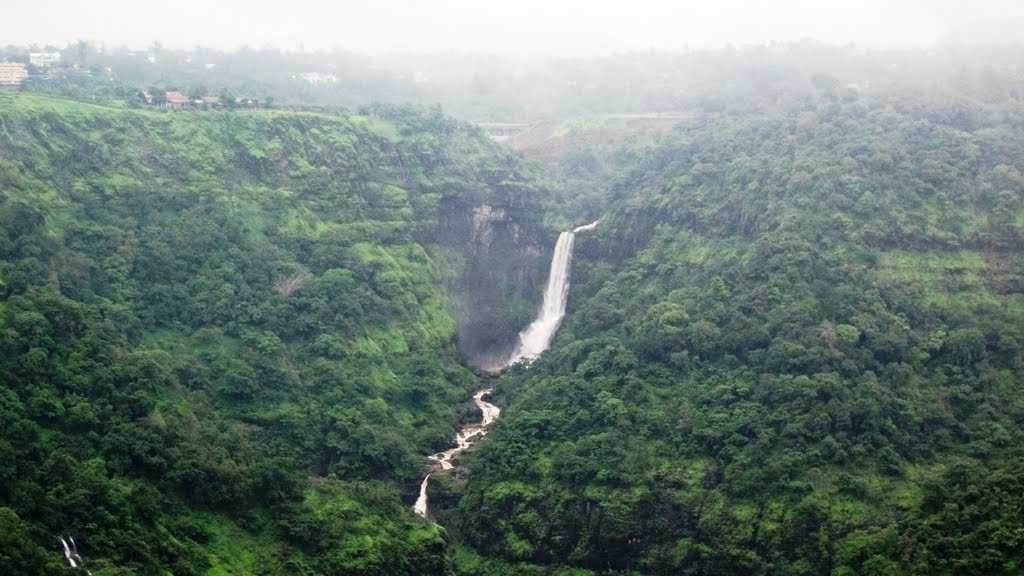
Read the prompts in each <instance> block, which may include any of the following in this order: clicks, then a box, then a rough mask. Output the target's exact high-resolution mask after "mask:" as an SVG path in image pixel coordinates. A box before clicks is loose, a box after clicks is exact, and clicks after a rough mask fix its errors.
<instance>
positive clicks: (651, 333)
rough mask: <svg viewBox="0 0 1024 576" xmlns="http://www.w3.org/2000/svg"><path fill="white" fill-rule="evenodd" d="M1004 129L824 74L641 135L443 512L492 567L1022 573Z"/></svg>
mask: <svg viewBox="0 0 1024 576" xmlns="http://www.w3.org/2000/svg"><path fill="white" fill-rule="evenodd" d="M823 88H825V87H823ZM1022 126H1024V109H1022V108H1021V107H1020V105H1019V103H1017V102H1010V103H1006V104H1003V105H999V106H988V107H985V106H978V105H971V104H963V103H956V104H945V105H943V104H939V103H925V102H924V101H922V100H920V99H905V98H897V97H891V98H864V97H858V96H857V95H856V94H855V93H845V94H844V93H839V92H836V91H833V90H827V89H823V90H822V91H821V92H820V93H819V94H818V96H817V97H816V98H814V99H800V100H797V101H791V102H789V103H788V104H786V105H784V106H781V107H777V108H775V109H766V110H762V111H759V112H753V113H749V114H731V115H723V116H717V117H701V118H696V119H694V120H692V121H690V122H688V123H685V124H684V125H683V126H681V127H680V128H679V129H678V130H677V131H676V133H675V134H674V135H673V136H672V137H671V138H670V139H669V140H667V141H666V142H664V143H663V144H661V145H658V146H655V147H653V148H650V149H648V150H647V151H646V152H645V153H643V154H640V155H637V157H636V158H635V160H634V161H632V162H631V163H630V164H628V165H627V167H626V168H624V169H622V171H621V174H620V176H619V177H618V178H617V179H616V180H615V182H614V183H613V184H612V186H611V189H612V194H613V195H612V197H611V198H610V199H609V201H608V205H609V206H610V211H609V214H607V215H606V216H605V217H604V218H603V219H602V222H601V225H600V226H599V228H598V229H597V230H596V231H594V232H593V233H591V234H589V235H581V236H580V237H579V238H578V240H577V253H576V257H575V262H576V264H575V269H574V271H573V287H572V293H571V299H570V304H571V306H572V311H571V314H570V316H569V319H568V321H567V323H566V325H565V327H564V328H563V330H562V333H561V334H560V335H559V337H558V338H557V340H556V342H555V345H554V346H553V348H552V349H551V350H550V351H548V353H547V354H546V355H545V356H544V357H543V358H542V359H541V360H540V361H538V362H537V363H535V364H534V365H533V366H531V367H530V368H529V369H528V370H523V369H520V370H513V371H512V372H511V373H510V374H508V375H507V376H506V377H504V378H503V379H502V380H501V381H500V382H499V383H498V387H497V389H498V390H499V391H500V395H499V398H498V402H499V403H501V404H502V405H503V406H504V412H503V420H502V421H501V422H500V423H499V424H498V426H497V427H496V428H495V430H494V431H493V433H492V434H491V436H490V437H489V439H488V442H487V443H485V444H484V445H483V446H482V448H481V449H480V451H479V452H478V453H477V455H476V458H475V460H474V461H473V463H472V465H471V466H470V469H469V474H468V479H469V482H468V487H467V488H466V493H465V495H464V496H463V497H462V499H461V503H460V504H459V506H458V509H457V510H456V513H455V514H454V515H452V516H451V524H452V526H453V527H455V529H457V533H458V534H459V536H460V537H461V538H463V539H465V541H467V542H469V543H470V544H472V545H473V547H474V548H475V550H476V552H475V553H479V554H483V555H484V556H489V557H492V558H493V557H500V558H503V559H504V560H505V561H507V562H510V563H513V564H514V565H516V566H518V567H517V568H516V567H511V565H510V566H507V567H505V568H501V567H500V566H495V565H491V566H490V568H488V569H489V570H492V571H493V573H496V574H497V573H505V572H506V571H507V572H508V573H512V572H521V573H524V574H530V573H536V572H546V571H548V570H550V571H552V572H554V571H556V570H557V567H558V566H566V567H575V568H577V569H583V570H584V571H588V570H589V571H594V572H605V571H613V572H620V571H621V572H629V571H637V572H639V573H643V574H666V575H667V574H785V575H805V574H817V575H822V576H825V575H834V576H838V575H853V574H877V575H882V574H949V575H953V574H1015V573H1019V572H1020V570H1021V569H1022V566H1024V556H1022V554H1021V518H1020V510H1021V505H1022V503H1024V485H1022V484H1021V482H1020V479H1019V472H1020V466H1021V462H1022V454H1021V452H1020V446H1021V445H1022V443H1024V429H1022V426H1021V423H1022V422H1024V399H1022V395H1021V383H1022V382H1024V355H1022V350H1024V177H1022V175H1021V174H1022V172H1024V160H1022V159H1024V138H1022V136H1021V134H1022V132H1021V128H1022ZM475 553H473V552H469V551H467V552H466V553H465V554H462V555H461V556H460V558H461V560H460V561H461V562H463V565H464V566H465V570H464V571H465V573H467V574H469V573H485V570H484V568H483V567H484V566H487V564H486V562H485V561H484V560H482V559H481V558H479V557H477V556H475V555H474V554H475ZM531 566H533V567H532V568H531ZM541 567H548V568H541ZM566 569H567V570H568V568H566ZM567 573H568V572H567ZM572 573H575V572H572Z"/></svg>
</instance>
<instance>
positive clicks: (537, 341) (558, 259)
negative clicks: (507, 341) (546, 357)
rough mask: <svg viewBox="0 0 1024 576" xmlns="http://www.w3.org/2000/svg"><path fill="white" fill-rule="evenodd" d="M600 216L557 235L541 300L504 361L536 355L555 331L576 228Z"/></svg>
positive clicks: (580, 229)
mask: <svg viewBox="0 0 1024 576" xmlns="http://www.w3.org/2000/svg"><path fill="white" fill-rule="evenodd" d="M598 222H600V220H597V221H594V222H591V223H590V224H586V225H584V226H577V227H576V228H573V229H572V230H567V231H565V232H562V233H561V234H559V235H558V242H556V243H555V253H554V254H553V255H552V256H551V271H550V272H549V273H548V285H547V288H546V289H545V290H544V301H543V303H542V304H541V307H540V311H539V312H538V313H537V318H536V319H534V321H533V322H531V323H530V325H529V326H527V327H526V329H525V330H523V331H522V332H520V333H519V344H518V345H516V348H515V350H514V351H513V352H512V357H511V358H510V359H509V361H508V365H512V364H516V363H518V362H523V361H526V362H529V361H530V360H533V359H535V358H537V357H538V356H540V355H541V354H542V353H543V352H544V351H545V350H547V349H548V346H550V345H551V339H552V338H554V337H555V332H558V327H559V326H561V324H562V318H564V317H565V305H566V302H567V301H568V299H569V266H570V265H571V264H572V247H573V242H574V241H575V239H576V233H577V232H586V231H587V230H593V229H594V228H596V227H597V224H598Z"/></svg>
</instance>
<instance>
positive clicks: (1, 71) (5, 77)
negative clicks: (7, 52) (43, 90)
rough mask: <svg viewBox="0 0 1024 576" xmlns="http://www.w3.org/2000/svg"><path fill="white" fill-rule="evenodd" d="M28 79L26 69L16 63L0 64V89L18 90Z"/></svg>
mask: <svg viewBox="0 0 1024 576" xmlns="http://www.w3.org/2000/svg"><path fill="white" fill-rule="evenodd" d="M26 78H28V69H27V68H26V67H25V65H24V64H21V63H18V62H0V88H5V89H8V90H10V89H18V88H21V86H22V85H23V84H24V83H25V79H26Z"/></svg>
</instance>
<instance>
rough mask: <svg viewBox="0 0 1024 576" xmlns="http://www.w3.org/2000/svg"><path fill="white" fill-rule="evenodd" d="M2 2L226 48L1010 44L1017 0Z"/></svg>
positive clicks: (31, 36)
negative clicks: (164, 5) (157, 7)
mask: <svg viewBox="0 0 1024 576" xmlns="http://www.w3.org/2000/svg"><path fill="white" fill-rule="evenodd" d="M8 4H9V5H8V6H6V7H5V8H4V9H3V10H4V12H5V13H6V14H7V17H6V18H4V19H3V23H0V43H2V44H5V45H7V44H21V45H28V44H39V45H46V44H53V45H58V46H60V45H65V44H67V43H70V42H73V41H76V40H78V39H86V40H90V41H93V42H96V43H98V44H102V45H106V46H108V47H116V46H129V47H132V48H136V49H137V48H143V47H146V46H150V45H152V44H153V42H160V43H161V44H162V45H163V46H165V47H168V48H174V49H183V48H191V47H194V46H204V47H210V48H217V49H222V50H233V49H237V48H239V47H241V46H250V47H253V48H260V47H264V46H272V47H275V48H279V49H284V50H328V49H342V50H346V51H351V52H358V53H365V54H370V55H381V54H389V53H451V52H461V53H483V54H496V55H505V56H520V55H521V56H541V55H544V56H566V57H586V56H602V55H607V54H611V53H621V52H630V51H646V50H658V51H678V50H686V49H703V48H719V47H723V46H728V45H736V46H744V45H757V44H768V43H772V42H794V41H800V40H804V39H809V40H814V41H819V42H823V43H829V44H851V43H852V44H856V45H858V46H862V47H865V48H913V47H921V48H928V47H934V46H938V45H942V44H945V43H950V42H956V43H987V44H990V43H1019V42H1020V40H1021V39H1022V37H1024V35H1022V33H1021V30H1022V29H1024V3H1019V2H1015V1H1013V0H987V1H981V2H973V3H971V4H970V5H969V6H968V5H967V4H966V3H964V2H959V1H957V0H932V1H927V0H905V1H901V2H891V1H889V2H887V1H885V0H864V1H862V2H850V1H843V2H815V1H813V0H783V1H778V2H766V1H757V0H720V1H718V2H715V3H714V4H711V3H705V2H693V3H686V4H683V3H679V2H667V1H660V0H659V1H655V0H637V1H635V2H630V3H628V4H626V3H609V2H605V3H594V2H586V1H584V0H568V1H564V2H557V3H556V2H550V1H549V2H542V1H538V0H523V1H521V2H519V3H517V4H515V5H512V4H508V3H483V2H472V1H469V0H437V1H433V2H423V1H415V0H381V1H379V2H375V3H373V4H372V5H370V4H366V3H355V2H340V3H323V2H313V1H309V0H295V1H290V2H279V1H271V0H255V1H251V2H244V1H241V0H226V1H223V2H217V3H216V4H213V3H202V2H195V1H192V0H188V1H183V2H179V3H177V4H175V7H176V9H175V10H165V11H162V12H161V13H160V15H159V17H158V18H154V17H152V6H151V5H148V4H144V3H137V2H128V1H126V0H106V1H102V2H93V3H89V4H82V3H79V2H68V1H64V0H35V1H27V0H13V1H10V2H8Z"/></svg>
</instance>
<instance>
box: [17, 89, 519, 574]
mask: <svg viewBox="0 0 1024 576" xmlns="http://www.w3.org/2000/svg"><path fill="white" fill-rule="evenodd" d="M532 190H533V185H532V184H531V183H530V180H529V176H528V175H527V174H526V173H525V172H523V170H522V168H521V167H520V164H519V162H518V160H516V159H515V158H514V157H513V156H511V155H510V154H508V153H506V152H503V151H500V150H499V149H498V148H496V147H494V146H493V145H492V144H490V143H489V142H488V141H487V140H486V139H484V138H483V137H482V136H481V135H479V133H477V132H476V131H474V130H472V129H467V128H466V127H464V126H462V125H460V124H457V123H455V122H453V121H451V120H450V119H447V118H445V117H443V116H441V115H440V114H438V113H437V112H436V111H424V110H415V109H402V108H387V107H376V108H372V109H368V110H366V111H365V113H364V114H362V115H355V116H329V115H322V114H307V113H293V112H283V111H277V112H269V111H268V112H252V113H248V112H223V113H208V114H204V115H202V116H195V115H188V114H184V115H175V114H161V113H154V112H147V111H135V112H129V111H119V110H115V109H107V108H103V107H99V106H90V105H83V104H76V103H72V102H67V101H60V100H51V99H47V98H42V97H35V96H28V95H25V96H0V380H2V381H3V386H2V387H0V455H2V457H3V462H4V466H3V467H2V471H0V523H2V524H3V526H4V529H3V530H2V532H3V536H2V538H4V539H5V540H4V545H3V546H2V548H3V552H2V554H3V556H2V557H0V567H2V569H0V571H3V572H4V573H12V574H13V573H18V574H31V573H52V572H53V571H54V570H55V569H56V568H55V566H56V565H59V563H58V561H59V560H60V559H61V556H60V543H59V541H58V537H60V536H62V535H63V536H73V537H75V538H76V540H77V542H78V543H79V545H80V550H79V551H80V553H81V554H82V555H83V556H84V557H86V558H87V559H89V561H90V569H91V570H92V572H93V574H97V575H99V574H121V573H123V574H139V573H148V574H158V573H166V572H165V571H169V572H171V573H174V574H202V573H206V572H207V571H208V570H210V569H213V570H222V572H218V573H227V571H231V570H241V571H244V572H245V571H247V572H250V573H252V572H259V573H282V574H297V573H309V574H326V573H332V574H333V573H359V574H396V573H421V574H435V573H439V572H443V570H444V566H446V562H447V561H446V547H445V541H444V539H443V538H444V534H443V532H442V531H441V530H440V528H438V527H437V526H433V525H429V524H425V523H423V522H421V521H420V520H418V519H417V518H415V517H414V516H412V515H411V514H409V513H407V512H406V511H405V510H404V509H405V505H404V503H403V498H405V497H407V494H408V493H409V492H410V490H415V485H416V482H417V480H418V478H419V476H420V474H421V468H422V455H423V454H426V453H430V452H432V451H434V450H436V449H440V448H441V447H443V446H445V445H446V444H447V442H448V441H449V437H450V434H451V433H452V429H453V427H454V426H455V424H456V423H457V422H456V419H457V418H458V417H459V412H458V410H457V409H458V407H459V405H460V402H462V401H463V400H465V399H466V398H467V395H468V393H469V392H470V391H471V390H472V389H473V388H475V387H476V385H477V383H476V377H475V376H474V375H473V374H472V373H471V372H470V371H468V370H467V369H465V368H464V367H462V366H461V364H460V359H459V354H458V353H457V351H456V349H455V328H456V324H457V323H456V319H455V311H456V310H457V309H458V302H457V300H456V296H455V295H453V294H452V293H450V292H449V290H448V289H449V288H450V287H452V286H457V285H458V283H459V275H458V272H457V271H451V270H445V269H443V268H442V267H441V263H447V262H455V261H468V260H471V259H472V254H469V253H463V252H462V251H460V246H458V245H456V244H454V243H451V242H449V243H442V242H440V241H439V240H438V239H439V238H441V237H442V236H443V235H444V234H443V232H445V231H446V230H447V229H448V228H449V226H450V224H451V222H453V221H461V220H459V218H463V217H464V219H468V218H469V216H468V210H469V208H468V207H470V206H474V205H476V204H479V203H483V202H488V203H491V204H495V205H501V206H506V205H510V204H512V203H515V204H516V206H518V207H519V208H518V209H519V210H521V211H529V210H532V209H535V208H531V207H535V206H536V199H535V198H534V197H533V196H532V194H534V192H533V191H532ZM509 210H512V209H511V208H510V209H509ZM463 212H467V214H465V215H464V214H462V213H463ZM513 217H515V215H514V214H513ZM242 551H247V552H245V553H241V552H242ZM55 563H56V564H55Z"/></svg>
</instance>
